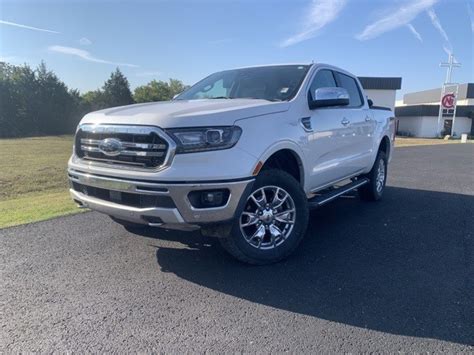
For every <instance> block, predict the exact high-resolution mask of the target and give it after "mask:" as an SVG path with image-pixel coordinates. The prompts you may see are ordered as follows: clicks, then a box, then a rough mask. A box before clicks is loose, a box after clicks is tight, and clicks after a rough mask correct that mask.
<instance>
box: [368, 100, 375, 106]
mask: <svg viewBox="0 0 474 355" xmlns="http://www.w3.org/2000/svg"><path fill="white" fill-rule="evenodd" d="M367 103H368V104H369V107H372V106H374V102H373V101H372V100H371V99H368V100H367Z"/></svg>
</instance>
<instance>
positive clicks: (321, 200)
mask: <svg viewBox="0 0 474 355" xmlns="http://www.w3.org/2000/svg"><path fill="white" fill-rule="evenodd" d="M368 182H369V179H367V178H363V179H358V180H356V181H354V182H351V183H350V184H347V185H344V186H341V187H338V188H337V189H335V190H332V191H331V192H328V193H326V194H323V195H321V196H316V197H313V198H312V199H310V200H308V207H309V208H311V209H313V208H318V207H321V206H322V205H324V204H326V203H328V202H331V201H332V200H335V199H336V198H338V197H339V196H341V195H344V194H345V193H347V192H349V191H352V190H355V189H357V188H358V187H361V186H362V185H365V184H367V183H368Z"/></svg>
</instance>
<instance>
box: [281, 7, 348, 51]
mask: <svg viewBox="0 0 474 355" xmlns="http://www.w3.org/2000/svg"><path fill="white" fill-rule="evenodd" d="M346 3H347V0H313V1H312V3H311V6H310V8H309V10H308V12H309V13H308V15H307V17H306V19H305V20H304V21H303V29H302V30H301V32H299V33H297V34H295V35H293V36H291V37H289V38H287V39H285V40H284V41H282V42H281V43H280V47H288V46H292V45H294V44H296V43H299V42H302V41H306V40H308V39H311V38H313V37H314V36H316V35H317V34H318V32H319V31H320V30H321V29H322V28H323V27H325V26H326V25H328V24H329V23H331V22H333V21H334V20H336V19H337V17H338V15H339V13H340V12H341V11H342V9H343V8H344V7H345V6H346Z"/></svg>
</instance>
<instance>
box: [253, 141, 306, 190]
mask: <svg viewBox="0 0 474 355" xmlns="http://www.w3.org/2000/svg"><path fill="white" fill-rule="evenodd" d="M302 156H303V154H302V152H301V151H300V149H299V148H298V147H297V146H296V145H295V144H294V143H292V142H279V143H277V144H276V145H274V146H272V147H270V148H269V149H267V150H266V151H265V153H263V154H262V155H261V156H260V159H259V163H258V164H261V170H263V169H271V168H274V169H280V170H283V171H285V172H287V173H289V174H290V175H292V176H293V177H294V178H295V179H296V180H297V181H298V182H299V183H300V185H301V187H304V184H305V181H306V179H305V167H304V160H303V158H302Z"/></svg>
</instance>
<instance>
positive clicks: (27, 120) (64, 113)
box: [0, 62, 186, 138]
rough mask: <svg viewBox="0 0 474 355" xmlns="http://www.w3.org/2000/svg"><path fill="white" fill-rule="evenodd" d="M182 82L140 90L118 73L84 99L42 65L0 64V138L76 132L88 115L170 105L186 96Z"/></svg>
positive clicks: (159, 83) (155, 84)
mask: <svg viewBox="0 0 474 355" xmlns="http://www.w3.org/2000/svg"><path fill="white" fill-rule="evenodd" d="M185 89H186V86H185V85H184V84H183V83H182V82H181V81H179V80H176V79H170V80H169V81H168V82H165V81H157V80H152V81H151V82H149V83H148V84H146V85H143V86H139V87H137V88H136V89H135V90H134V92H133V94H132V91H131V90H130V84H129V82H128V80H127V78H126V77H125V75H123V73H122V72H121V71H120V70H119V69H118V68H117V69H116V70H115V71H114V72H112V73H111V75H110V77H109V79H107V80H106V81H105V83H104V85H103V86H102V87H101V88H100V89H97V90H94V91H88V92H85V93H83V94H81V93H80V92H79V91H78V90H76V89H70V88H68V87H67V86H66V84H64V82H62V81H61V80H60V79H59V78H58V76H57V75H56V74H55V73H54V72H53V71H51V70H48V68H47V67H46V65H45V64H44V63H41V64H40V65H39V66H38V67H37V68H36V69H33V68H31V67H30V66H28V65H26V64H25V65H22V66H17V65H11V64H8V63H4V62H0V138H12V137H31V136H44V135H58V134H70V133H74V131H75V129H76V126H77V124H78V123H79V121H80V120H81V118H82V117H83V116H84V115H85V114H86V113H88V112H91V111H96V110H100V109H103V108H107V107H114V106H122V105H129V104H133V103H141V102H151V101H166V100H171V99H172V98H173V96H175V95H176V94H179V93H180V92H182V91H184V90H185Z"/></svg>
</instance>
